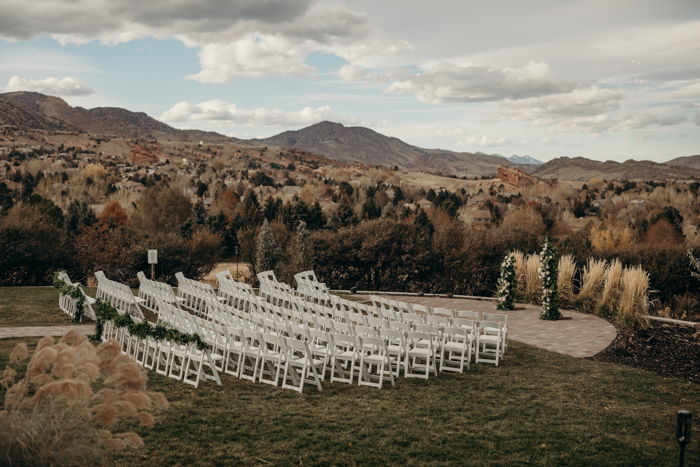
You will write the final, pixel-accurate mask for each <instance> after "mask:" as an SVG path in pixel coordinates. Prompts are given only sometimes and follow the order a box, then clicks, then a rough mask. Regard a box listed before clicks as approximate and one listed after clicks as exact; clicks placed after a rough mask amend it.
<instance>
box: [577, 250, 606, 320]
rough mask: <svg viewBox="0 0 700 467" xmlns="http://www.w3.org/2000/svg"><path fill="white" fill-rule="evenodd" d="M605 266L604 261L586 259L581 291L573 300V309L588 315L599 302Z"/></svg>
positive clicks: (601, 295) (601, 294)
mask: <svg viewBox="0 0 700 467" xmlns="http://www.w3.org/2000/svg"><path fill="white" fill-rule="evenodd" d="M606 265H607V263H606V261H605V260H596V259H593V258H588V264H587V265H586V266H584V268H583V277H582V278H581V290H580V291H579V294H578V296H577V297H576V300H574V304H573V305H574V308H576V309H578V310H581V311H585V312H587V313H590V312H592V311H593V310H594V309H595V307H596V305H597V304H598V303H599V302H600V301H601V299H602V297H603V283H604V281H605V270H606Z"/></svg>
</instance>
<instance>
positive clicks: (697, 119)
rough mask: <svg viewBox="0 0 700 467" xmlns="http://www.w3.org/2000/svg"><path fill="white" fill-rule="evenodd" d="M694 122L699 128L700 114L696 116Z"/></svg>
mask: <svg viewBox="0 0 700 467" xmlns="http://www.w3.org/2000/svg"><path fill="white" fill-rule="evenodd" d="M693 121H694V122H695V124H696V125H697V126H700V112H698V113H696V114H695V118H693Z"/></svg>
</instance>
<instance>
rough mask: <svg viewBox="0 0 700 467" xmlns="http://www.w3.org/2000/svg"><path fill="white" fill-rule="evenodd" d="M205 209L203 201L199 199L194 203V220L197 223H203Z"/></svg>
mask: <svg viewBox="0 0 700 467" xmlns="http://www.w3.org/2000/svg"><path fill="white" fill-rule="evenodd" d="M206 216H207V213H206V210H205V209H204V203H203V202H202V200H201V199H200V200H199V201H197V202H196V203H195V204H194V222H195V223H196V224H197V225H204V222H205V220H206Z"/></svg>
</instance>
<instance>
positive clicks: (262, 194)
mask: <svg viewBox="0 0 700 467" xmlns="http://www.w3.org/2000/svg"><path fill="white" fill-rule="evenodd" d="M253 191H254V192H255V194H256V195H258V199H259V200H261V201H262V200H264V199H265V198H267V197H268V196H275V195H276V194H277V188H275V187H273V186H259V187H257V188H255V189H254V190H253Z"/></svg>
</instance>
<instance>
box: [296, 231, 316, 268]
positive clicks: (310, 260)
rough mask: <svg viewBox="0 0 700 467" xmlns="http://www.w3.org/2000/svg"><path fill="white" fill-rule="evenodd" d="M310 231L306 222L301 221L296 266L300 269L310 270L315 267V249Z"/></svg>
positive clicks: (298, 232)
mask: <svg viewBox="0 0 700 467" xmlns="http://www.w3.org/2000/svg"><path fill="white" fill-rule="evenodd" d="M309 235H310V232H309V229H307V228H306V222H304V221H301V222H299V227H297V255H296V267H297V270H298V271H310V270H312V269H313V268H314V249H313V245H312V244H311V239H310V238H309Z"/></svg>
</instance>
